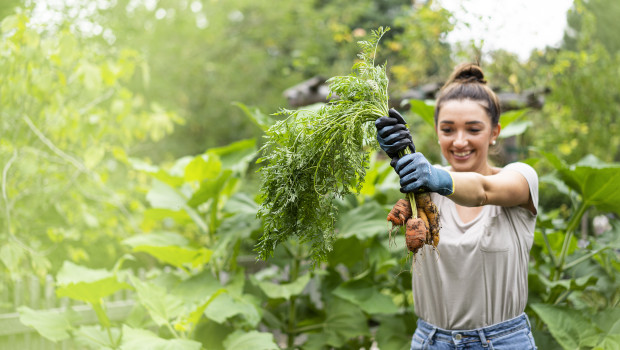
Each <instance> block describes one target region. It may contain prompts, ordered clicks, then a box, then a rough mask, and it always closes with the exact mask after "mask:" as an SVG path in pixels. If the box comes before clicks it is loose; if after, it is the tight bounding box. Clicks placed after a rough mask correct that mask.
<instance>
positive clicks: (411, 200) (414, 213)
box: [398, 148, 418, 219]
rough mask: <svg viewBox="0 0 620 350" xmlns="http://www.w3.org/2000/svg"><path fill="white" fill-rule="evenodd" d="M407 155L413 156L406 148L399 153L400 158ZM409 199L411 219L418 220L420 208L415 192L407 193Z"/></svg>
mask: <svg viewBox="0 0 620 350" xmlns="http://www.w3.org/2000/svg"><path fill="white" fill-rule="evenodd" d="M406 154H411V150H410V149H409V148H405V149H404V150H402V151H400V152H398V156H399V157H402V156H404V155H406ZM407 199H408V200H409V204H411V217H412V218H414V219H417V218H418V207H417V206H416V204H415V195H414V194H413V192H409V193H407Z"/></svg>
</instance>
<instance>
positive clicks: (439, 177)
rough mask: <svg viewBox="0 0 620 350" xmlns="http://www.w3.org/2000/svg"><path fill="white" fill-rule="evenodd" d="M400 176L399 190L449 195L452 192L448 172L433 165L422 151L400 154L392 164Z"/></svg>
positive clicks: (452, 183) (452, 188)
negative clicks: (394, 163)
mask: <svg viewBox="0 0 620 350" xmlns="http://www.w3.org/2000/svg"><path fill="white" fill-rule="evenodd" d="M394 170H396V172H397V173H398V176H399V177H400V191H401V192H403V193H408V192H437V193H439V194H440V195H442V196H449V195H451V194H452V193H453V192H454V182H453V181H452V176H451V175H450V173H449V172H447V171H445V170H443V169H440V168H437V167H434V166H432V165H431V163H429V161H428V160H426V158H425V157H424V155H423V154H422V153H412V154H406V155H404V156H402V157H401V158H400V159H399V160H398V161H397V162H396V165H395V166H394Z"/></svg>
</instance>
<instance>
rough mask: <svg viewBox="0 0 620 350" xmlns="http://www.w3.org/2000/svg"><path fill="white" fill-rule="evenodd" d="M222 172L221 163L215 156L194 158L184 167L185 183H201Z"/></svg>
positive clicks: (207, 155) (204, 155)
mask: <svg viewBox="0 0 620 350" xmlns="http://www.w3.org/2000/svg"><path fill="white" fill-rule="evenodd" d="M221 170H222V162H221V161H220V159H219V157H218V156H217V155H215V154H208V153H207V154H202V155H199V156H197V157H195V158H194V159H193V160H192V161H191V162H189V164H187V166H186V167H185V181H199V182H200V181H202V180H205V179H212V178H215V177H217V176H218V175H219V174H220V171H221Z"/></svg>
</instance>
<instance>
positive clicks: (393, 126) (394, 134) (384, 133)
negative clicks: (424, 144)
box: [375, 108, 415, 160]
mask: <svg viewBox="0 0 620 350" xmlns="http://www.w3.org/2000/svg"><path fill="white" fill-rule="evenodd" d="M388 114H389V116H388V117H381V118H379V119H377V120H376V121H375V127H376V128H377V141H379V146H381V149H382V150H384V151H385V153H387V155H388V156H389V157H390V158H392V160H394V159H395V158H398V152H399V151H401V150H403V149H405V148H407V147H409V149H410V150H411V152H412V153H414V152H415V146H414V145H413V140H412V138H411V133H410V132H409V129H407V125H405V124H406V123H405V119H403V117H402V116H401V115H400V113H398V112H397V111H396V110H395V109H393V108H391V109H390V110H389V113H388Z"/></svg>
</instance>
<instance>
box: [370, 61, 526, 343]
mask: <svg viewBox="0 0 620 350" xmlns="http://www.w3.org/2000/svg"><path fill="white" fill-rule="evenodd" d="M435 105H436V110H435V129H436V132H437V136H438V138H439V144H440V146H441V151H442V153H443V155H444V157H445V158H446V160H447V161H448V162H449V163H450V166H448V167H435V166H432V165H431V164H430V163H429V162H428V160H426V158H425V157H424V155H423V154H421V153H420V152H416V153H412V154H408V155H404V156H402V157H401V158H399V159H393V163H392V164H394V169H395V170H396V172H397V173H398V175H399V177H400V184H401V191H402V192H406V193H409V192H415V193H418V192H420V191H424V192H431V198H432V200H433V202H435V203H436V205H437V207H438V209H439V212H440V214H441V216H440V223H441V225H440V226H441V240H440V242H439V244H438V245H437V249H438V250H439V252H440V253H441V256H440V258H439V259H425V260H424V261H423V263H421V264H418V265H417V266H416V269H417V272H418V273H415V274H413V283H412V285H413V297H414V307H415V313H416V314H417V316H418V328H417V330H416V332H415V334H414V336H413V340H412V346H411V349H422V348H424V349H456V348H460V347H461V346H462V345H465V344H467V346H468V348H471V349H483V348H485V347H486V348H488V346H489V344H491V345H492V346H491V347H492V348H496V349H499V348H503V347H502V346H506V345H511V346H513V347H512V348H518V349H535V345H534V340H533V337H532V334H531V330H530V326H529V321H528V318H527V316H526V315H525V314H524V312H523V311H524V309H525V306H526V303H527V295H528V289H527V273H528V259H529V252H530V248H531V246H532V243H533V239H534V226H535V224H536V214H537V210H536V207H537V203H538V176H537V175H536V172H535V171H534V169H532V168H531V167H530V166H528V165H526V164H523V163H512V164H509V165H507V166H505V167H504V168H498V167H494V166H492V165H491V164H490V163H489V160H488V153H489V148H490V147H492V145H493V144H494V143H495V140H496V139H497V137H498V136H499V133H500V130H501V127H500V125H499V115H500V107H499V102H498V99H497V96H496V95H495V94H494V93H493V91H492V90H491V89H489V88H488V87H487V85H486V81H485V80H484V73H483V72H482V69H481V68H480V67H479V66H477V65H474V64H463V65H460V66H458V67H456V69H455V70H454V72H453V74H452V75H451V77H450V78H449V79H448V82H447V83H446V84H445V85H444V86H443V88H442V89H441V91H440V93H439V97H438V99H437V102H436V104H435ZM379 128H380V127H379V126H378V129H379ZM392 129H393V130H401V129H402V127H401V126H398V127H394V126H392ZM378 134H380V135H382V136H383V137H385V138H390V137H391V136H390V130H384V129H383V128H381V130H378ZM402 147H410V148H412V149H415V148H414V147H413V142H410V143H404V144H403V145H402ZM390 150H391V151H392V152H393V151H394V150H393V149H390ZM391 154H393V153H391ZM429 249H432V248H429V247H425V248H424V249H422V253H421V254H425V253H427V254H430V251H429ZM422 256H424V255H422Z"/></svg>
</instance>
